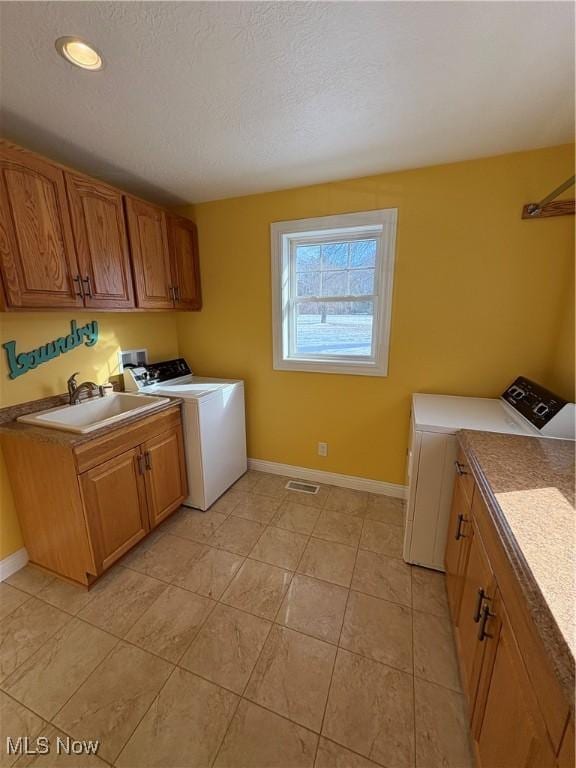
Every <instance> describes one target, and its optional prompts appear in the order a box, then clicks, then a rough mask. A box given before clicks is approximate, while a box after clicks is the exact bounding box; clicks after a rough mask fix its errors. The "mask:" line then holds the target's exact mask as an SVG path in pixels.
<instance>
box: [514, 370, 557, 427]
mask: <svg viewBox="0 0 576 768" xmlns="http://www.w3.org/2000/svg"><path fill="white" fill-rule="evenodd" d="M501 397H502V399H503V400H506V402H507V403H510V405H511V406H512V407H513V408H515V409H516V410H517V411H518V413H520V414H522V416H524V418H525V419H528V421H529V422H530V423H531V424H533V425H534V426H535V427H537V428H538V429H542V427H544V426H545V425H546V424H547V423H548V422H549V421H550V419H552V418H554V416H556V414H557V413H559V412H560V411H561V410H562V408H563V407H564V406H565V405H566V400H563V399H562V398H561V397H559V396H558V395H555V394H554V393H553V392H550V390H548V389H545V388H544V387H541V386H540V385H539V384H536V383H535V382H533V381H530V379H525V378H524V377H523V376H519V377H518V378H517V379H516V380H515V381H514V382H512V384H510V386H509V387H508V389H506V391H505V392H503V393H502V396H501Z"/></svg>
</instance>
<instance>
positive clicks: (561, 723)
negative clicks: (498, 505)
mask: <svg viewBox="0 0 576 768" xmlns="http://www.w3.org/2000/svg"><path fill="white" fill-rule="evenodd" d="M456 467H457V472H456V477H455V486H454V495H453V500H452V510H451V518H450V523H449V529H448V538H447V544H446V555H445V565H446V586H447V593H448V602H449V607H450V616H451V619H452V623H453V627H454V634H455V639H456V647H457V654H458V662H459V666H460V674H461V679H462V686H463V690H464V693H465V696H466V698H467V701H468V710H469V716H470V728H471V733H472V738H473V741H474V747H475V751H476V757H477V762H478V764H479V766H481V767H482V768H495V767H496V766H498V768H563V766H568V765H570V766H574V701H573V695H572V696H571V695H570V691H569V690H568V689H567V686H566V683H565V679H564V678H563V677H562V675H559V673H558V664H557V663H556V662H557V659H555V658H554V657H553V654H552V655H551V653H552V652H551V651H550V648H549V647H547V646H546V644H545V643H544V641H543V639H542V636H541V635H540V633H539V632H538V629H537V627H536V624H535V621H536V617H535V615H534V609H533V608H531V607H530V605H529V604H528V602H527V600H526V595H525V592H524V591H523V589H522V588H521V584H520V577H519V575H518V572H517V570H516V568H515V565H514V563H513V562H512V561H511V559H510V557H509V555H508V554H507V552H506V547H505V546H504V543H503V541H502V537H501V536H500V534H499V531H498V527H497V525H496V524H495V521H494V518H493V513H492V512H491V506H490V503H489V502H488V500H487V499H488V495H487V491H486V489H487V486H486V480H485V478H484V477H483V476H482V474H481V468H480V467H479V466H477V465H476V463H475V462H474V460H473V457H472V456H469V455H468V454H467V452H466V451H465V450H464V448H463V447H461V449H460V453H459V455H458V463H457V465H456ZM459 469H461V471H458V470H459ZM568 687H569V686H568Z"/></svg>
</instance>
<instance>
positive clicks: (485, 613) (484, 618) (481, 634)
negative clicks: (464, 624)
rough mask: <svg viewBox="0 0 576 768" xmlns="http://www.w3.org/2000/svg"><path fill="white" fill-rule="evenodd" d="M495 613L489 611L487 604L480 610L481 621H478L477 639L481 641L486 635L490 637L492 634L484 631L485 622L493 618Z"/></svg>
mask: <svg viewBox="0 0 576 768" xmlns="http://www.w3.org/2000/svg"><path fill="white" fill-rule="evenodd" d="M495 615H496V614H495V613H491V612H490V608H489V607H488V606H487V605H485V606H484V610H483V611H482V621H481V622H480V629H479V630H478V640H479V641H480V642H483V641H484V640H485V639H486V638H487V637H488V638H490V637H492V635H490V634H488V632H486V624H487V623H488V619H493V618H494V617H495Z"/></svg>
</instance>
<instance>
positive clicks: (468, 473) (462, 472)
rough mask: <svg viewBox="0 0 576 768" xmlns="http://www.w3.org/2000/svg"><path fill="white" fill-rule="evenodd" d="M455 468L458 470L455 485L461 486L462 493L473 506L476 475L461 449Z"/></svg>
mask: <svg viewBox="0 0 576 768" xmlns="http://www.w3.org/2000/svg"><path fill="white" fill-rule="evenodd" d="M454 466H455V468H456V480H455V485H458V486H459V488H460V489H461V491H462V493H463V494H464V495H465V496H466V498H467V499H468V502H469V503H470V504H471V503H472V496H473V494H474V475H473V474H472V470H471V469H470V465H469V463H468V459H467V458H466V454H465V453H464V451H463V450H462V449H461V448H460V449H459V451H458V455H457V456H456V461H455V462H454Z"/></svg>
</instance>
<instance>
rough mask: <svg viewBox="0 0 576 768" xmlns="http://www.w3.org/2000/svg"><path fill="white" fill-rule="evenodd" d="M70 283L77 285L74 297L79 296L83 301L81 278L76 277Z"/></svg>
mask: <svg viewBox="0 0 576 768" xmlns="http://www.w3.org/2000/svg"><path fill="white" fill-rule="evenodd" d="M72 281H73V282H75V283H77V285H78V290H77V291H75V292H74V293H75V295H76V296H79V297H80V298H81V299H83V298H84V290H83V288H82V278H81V277H80V275H76V277H73V278H72Z"/></svg>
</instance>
